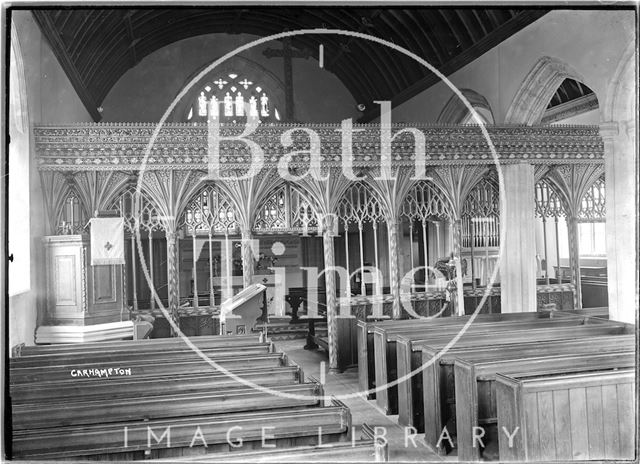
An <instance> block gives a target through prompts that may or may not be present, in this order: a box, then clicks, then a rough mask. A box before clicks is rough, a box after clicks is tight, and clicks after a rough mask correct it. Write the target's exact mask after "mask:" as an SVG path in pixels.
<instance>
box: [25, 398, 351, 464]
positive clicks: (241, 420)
mask: <svg viewBox="0 0 640 464" xmlns="http://www.w3.org/2000/svg"><path fill="white" fill-rule="evenodd" d="M168 427H169V429H168ZM238 427H241V428H238ZM264 427H273V429H271V428H268V429H267V431H266V434H267V435H268V436H273V437H274V438H273V439H271V438H269V439H268V440H267V443H269V444H275V445H276V446H277V447H278V448H283V447H292V446H304V445H315V444H317V440H318V435H319V431H321V434H322V440H323V442H325V443H331V442H335V441H346V440H348V437H349V434H348V432H349V431H350V429H351V414H350V413H349V409H348V408H347V407H346V406H344V404H342V403H340V402H338V401H336V400H334V401H333V403H332V405H331V406H328V407H314V408H302V409H282V410H274V411H256V412H242V413H231V414H217V415H200V416H197V417H185V418H173V419H170V420H165V419H152V420H149V421H143V420H136V421H129V422H116V423H111V424H103V425H102V424H92V425H82V426H68V427H62V428H59V429H47V430H32V431H26V432H16V433H15V434H14V441H13V453H14V456H13V457H14V458H19V459H31V460H34V459H41V460H44V459H57V458H73V459H76V460H80V459H91V458H92V457H93V458H94V459H95V457H99V458H100V459H105V458H106V459H118V460H133V459H141V458H144V457H145V455H146V457H149V458H164V457H167V458H170V457H175V456H183V455H194V454H204V453H218V452H228V451H234V450H235V449H236V448H235V447H234V446H232V445H231V444H230V442H231V443H232V444H236V447H237V446H238V445H239V443H240V442H239V441H238V440H239V439H242V444H243V445H240V446H243V449H250V447H251V446H256V445H257V446H256V447H258V448H259V447H260V446H261V443H262V439H263V436H264V435H265V431H264V429H263V428H264ZM320 428H321V429H320ZM167 430H169V431H168V432H167ZM198 432H199V433H201V436H202V437H203V438H204V440H205V441H206V443H207V447H206V449H205V447H204V443H203V441H202V439H201V438H198V435H197V433H198ZM164 433H168V434H169V438H170V446H169V447H168V446H167V435H163V434H164ZM156 437H157V438H156ZM194 437H196V438H195V439H194ZM145 452H146V453H145Z"/></svg>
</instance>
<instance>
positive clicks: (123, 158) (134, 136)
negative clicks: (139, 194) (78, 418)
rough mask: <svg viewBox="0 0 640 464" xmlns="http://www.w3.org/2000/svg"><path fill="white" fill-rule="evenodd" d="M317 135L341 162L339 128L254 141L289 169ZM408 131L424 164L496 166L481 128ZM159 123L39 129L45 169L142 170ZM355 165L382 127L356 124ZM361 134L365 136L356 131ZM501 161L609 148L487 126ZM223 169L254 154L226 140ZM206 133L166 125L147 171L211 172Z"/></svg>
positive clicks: (401, 142)
mask: <svg viewBox="0 0 640 464" xmlns="http://www.w3.org/2000/svg"><path fill="white" fill-rule="evenodd" d="M303 127H304V129H311V130H313V131H315V133H316V134H317V135H318V137H319V139H320V142H321V144H320V146H321V163H322V164H323V166H326V167H331V166H340V165H341V163H342V153H343V149H342V133H341V132H340V126H339V125H337V124H307V125H304V126H301V125H292V124H277V125H275V124H273V125H262V126H260V127H258V128H257V129H256V131H255V132H254V133H253V134H251V135H250V136H249V137H248V138H249V139H250V140H253V141H254V142H256V143H257V144H258V145H259V146H260V147H261V148H262V149H263V151H264V155H265V156H264V167H265V168H269V167H275V166H277V164H278V161H279V160H280V159H281V158H282V157H283V155H285V154H288V153H291V152H299V153H294V155H293V157H292V159H291V162H290V163H289V165H290V166H291V167H303V168H306V167H307V166H308V165H309V155H308V151H307V150H308V149H309V137H308V135H307V134H305V133H304V132H302V131H301V130H299V131H296V132H294V133H293V136H292V139H293V144H292V146H289V147H284V146H283V145H282V143H281V137H282V135H283V134H284V133H285V132H286V131H288V130H291V129H296V128H298V129H301V128H303ZM407 127H415V128H417V129H419V130H420V131H421V132H422V133H423V134H424V135H425V140H426V149H425V153H426V164H427V165H442V164H445V165H447V164H493V159H492V156H491V152H490V149H489V146H488V143H487V141H486V140H485V138H484V136H483V134H482V131H481V130H480V128H479V127H477V126H426V125H418V124H415V125H413V124H394V125H393V126H392V127H391V131H392V134H395V133H396V132H397V131H399V130H401V129H405V128H407ZM156 128H157V125H156V124H126V123H122V124H79V125H73V126H39V127H36V128H35V129H34V132H35V145H36V153H37V156H38V159H39V169H40V170H57V171H86V170H92V171H93V170H126V171H130V170H136V169H139V168H140V167H141V163H142V160H143V158H144V154H145V151H146V149H147V146H148V145H149V142H150V140H151V137H152V135H153V134H154V131H155V130H156ZM353 128H354V133H353V137H352V141H353V142H352V147H353V159H354V161H353V166H354V167H371V166H372V165H376V164H377V163H378V162H379V159H380V131H381V127H380V125H378V124H362V125H354V127H353ZM243 129H244V126H235V125H234V126H222V128H221V136H222V137H229V136H238V135H240V134H241V132H242V130H243ZM357 130H361V131H357ZM487 130H488V133H489V135H490V137H491V141H492V143H493V144H494V145H495V147H496V150H497V152H498V155H499V157H500V162H502V163H513V162H522V161H527V162H531V163H533V164H547V163H554V164H558V163H563V164H564V163H566V164H571V163H588V164H599V163H602V162H603V153H604V148H603V142H602V138H601V136H600V133H599V128H598V127H597V126H544V127H542V126H541V127H528V126H491V127H487ZM220 148H221V149H220V153H221V156H220V158H221V159H220V163H221V169H223V170H228V169H243V170H246V169H247V166H248V165H249V163H250V161H251V154H250V152H249V151H248V150H247V149H246V145H245V144H244V143H240V142H237V141H232V142H228V141H224V140H223V141H222V143H221V147H220ZM392 150H393V156H392V162H393V164H394V165H396V166H407V167H410V166H413V164H414V161H413V160H414V158H415V154H414V153H415V148H414V140H413V136H412V135H411V134H408V133H404V134H401V135H399V136H398V137H396V139H395V140H394V143H393V145H392ZM207 163H208V150H207V127H206V126H205V125H188V124H166V125H164V126H163V127H162V128H161V129H160V130H159V132H158V135H157V138H156V139H155V142H154V144H153V146H152V148H151V151H150V155H149V158H148V160H147V164H146V167H147V169H150V170H184V169H200V170H205V171H206V169H207Z"/></svg>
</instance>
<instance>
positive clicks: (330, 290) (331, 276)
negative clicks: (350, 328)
mask: <svg viewBox="0 0 640 464" xmlns="http://www.w3.org/2000/svg"><path fill="white" fill-rule="evenodd" d="M324 219H325V225H324V230H323V232H322V244H323V247H324V271H325V273H324V282H325V291H326V294H327V329H328V338H329V371H330V372H334V373H335V372H338V319H337V317H338V300H337V298H336V276H335V272H334V271H333V268H334V266H335V254H334V250H333V237H334V235H333V234H334V229H333V227H332V225H333V224H332V222H333V221H334V220H335V218H334V216H331V215H329V216H325V218H324Z"/></svg>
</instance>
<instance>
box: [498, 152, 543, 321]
mask: <svg viewBox="0 0 640 464" xmlns="http://www.w3.org/2000/svg"><path fill="white" fill-rule="evenodd" d="M502 174H503V176H504V188H505V192H504V195H503V197H504V204H502V205H501V210H500V226H501V227H503V228H504V231H505V233H504V237H505V239H504V243H502V244H501V246H502V261H501V263H500V276H501V298H502V302H501V307H502V312H503V313H515V312H530V311H536V309H537V306H536V249H535V216H534V198H535V197H534V173H533V166H532V165H530V164H525V163H520V164H510V165H506V166H502Z"/></svg>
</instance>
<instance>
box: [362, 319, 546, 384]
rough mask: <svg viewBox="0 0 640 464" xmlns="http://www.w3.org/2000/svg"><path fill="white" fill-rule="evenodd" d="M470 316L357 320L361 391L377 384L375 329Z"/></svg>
mask: <svg viewBox="0 0 640 464" xmlns="http://www.w3.org/2000/svg"><path fill="white" fill-rule="evenodd" d="M469 318H470V316H455V317H443V318H433V319H403V320H388V319H385V320H383V321H375V322H365V321H357V345H358V382H359V388H360V390H361V391H365V390H369V389H371V388H373V387H374V385H375V365H374V359H375V354H374V331H375V330H376V329H378V328H383V329H385V330H389V331H391V330H394V329H397V330H399V331H400V332H401V331H402V330H409V329H416V328H422V327H426V328H431V327H440V326H446V325H459V324H460V323H465V322H467V321H468V320H469ZM549 318H550V314H549V313H538V312H529V313H508V314H478V315H477V316H476V319H475V321H474V323H475V322H498V321H505V320H526V319H531V320H533V319H549Z"/></svg>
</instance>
